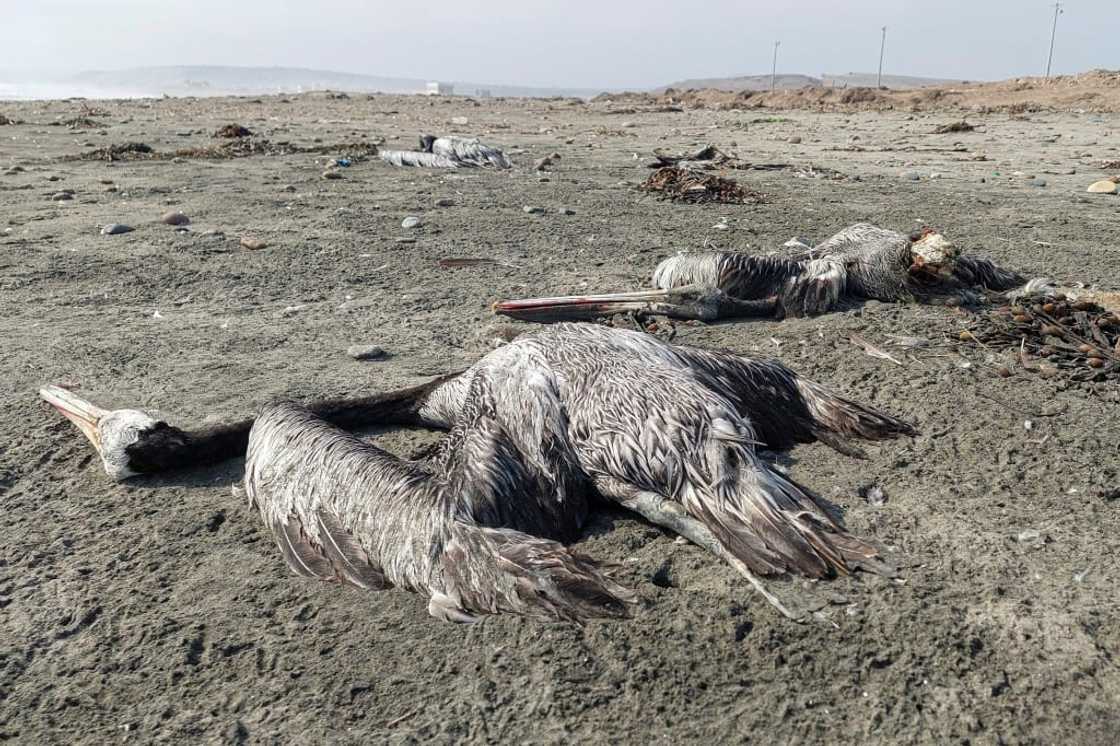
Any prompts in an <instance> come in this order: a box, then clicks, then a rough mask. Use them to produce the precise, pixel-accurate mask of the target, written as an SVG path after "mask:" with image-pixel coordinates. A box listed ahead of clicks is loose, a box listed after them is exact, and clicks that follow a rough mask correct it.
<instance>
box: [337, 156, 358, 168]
mask: <svg viewBox="0 0 1120 746" xmlns="http://www.w3.org/2000/svg"><path fill="white" fill-rule="evenodd" d="M353 163H354V162H353V161H352V160H350V159H349V158H335V159H334V165H336V166H338V167H339V168H350V166H351V165H352V164H353Z"/></svg>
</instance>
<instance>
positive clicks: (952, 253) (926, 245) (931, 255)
mask: <svg viewBox="0 0 1120 746" xmlns="http://www.w3.org/2000/svg"><path fill="white" fill-rule="evenodd" d="M960 253H961V251H960V249H959V248H957V246H956V245H955V244H954V243H953V242H952V241H950V240H949V239H947V238H945V236H943V235H941V234H940V233H926V234H925V235H923V236H921V238H919V239H918V240H916V241H914V242H913V243H911V244H910V260H911V265H910V266H911V269H914V270H921V271H922V272H925V273H927V274H930V275H938V274H951V273H952V271H953V262H954V261H956V259H957V257H958V256H960Z"/></svg>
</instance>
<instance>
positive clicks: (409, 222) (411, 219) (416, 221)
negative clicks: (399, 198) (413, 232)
mask: <svg viewBox="0 0 1120 746" xmlns="http://www.w3.org/2000/svg"><path fill="white" fill-rule="evenodd" d="M420 222H421V221H420V218H418V217H416V216H415V215H409V216H408V217H407V218H405V219H404V220H402V221H401V227H402V228H417V227H419V226H420Z"/></svg>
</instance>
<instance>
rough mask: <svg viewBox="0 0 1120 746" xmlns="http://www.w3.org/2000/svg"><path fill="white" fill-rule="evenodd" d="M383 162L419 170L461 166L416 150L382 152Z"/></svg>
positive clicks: (433, 154) (449, 159) (452, 161)
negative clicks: (413, 167)
mask: <svg viewBox="0 0 1120 746" xmlns="http://www.w3.org/2000/svg"><path fill="white" fill-rule="evenodd" d="M378 156H380V158H381V160H383V161H385V162H386V163H390V164H392V165H394V166H415V167H417V168H459V164H458V163H457V162H456V161H455V160H453V159H451V158H447V157H446V156H442V155H437V154H435V153H422V152H419V151H415V150H382V151H380V152H379V153H378Z"/></svg>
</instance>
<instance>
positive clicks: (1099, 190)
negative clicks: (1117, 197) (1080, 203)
mask: <svg viewBox="0 0 1120 746" xmlns="http://www.w3.org/2000/svg"><path fill="white" fill-rule="evenodd" d="M1116 182H1117V179H1101V180H1100V181H1094V182H1093V183H1092V184H1090V185H1089V188H1088V189H1086V190H1085V191H1087V192H1089V193H1090V194H1116V193H1117V192H1120V186H1117V183H1116Z"/></svg>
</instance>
